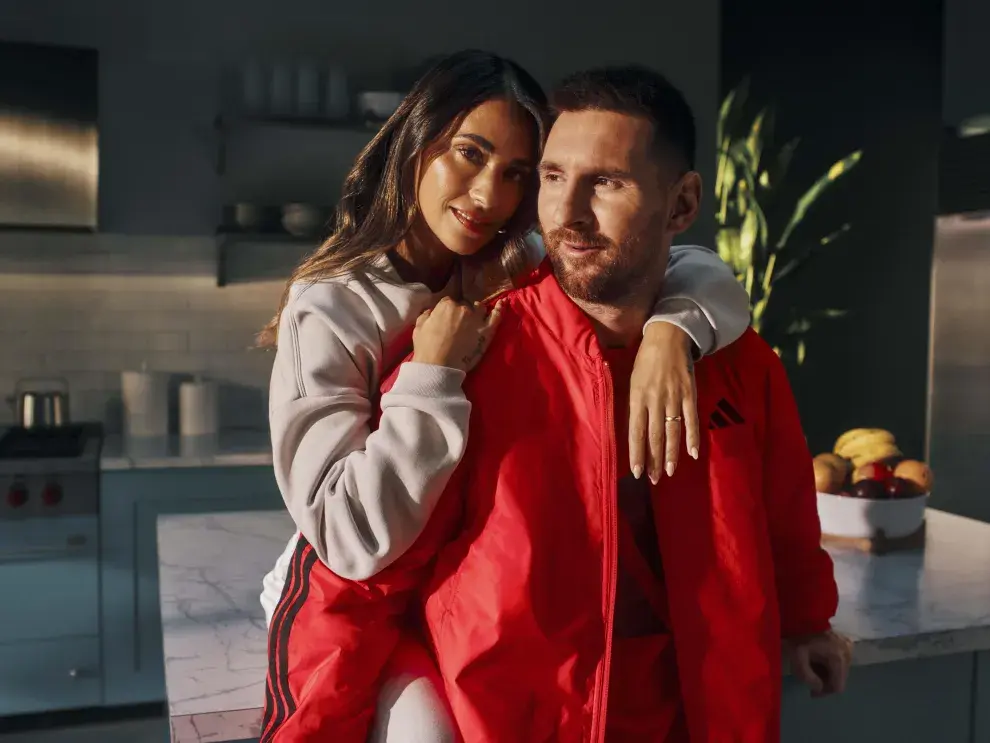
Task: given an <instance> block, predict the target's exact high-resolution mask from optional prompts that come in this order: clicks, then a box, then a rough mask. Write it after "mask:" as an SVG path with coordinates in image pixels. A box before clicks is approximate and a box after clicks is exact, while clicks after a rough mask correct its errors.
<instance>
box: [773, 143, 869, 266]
mask: <svg viewBox="0 0 990 743" xmlns="http://www.w3.org/2000/svg"><path fill="white" fill-rule="evenodd" d="M862 155H863V151H862V150H856V151H855V152H853V153H852V154H849V155H846V156H845V157H844V158H842V159H841V160H839V161H837V162H836V163H835V164H833V165H832V167H831V168H829V169H828V171H827V172H826V173H825V175H823V176H822V177H821V178H819V179H818V180H817V181H815V183H814V184H813V185H812V186H811V188H809V189H808V190H807V191H805V192H804V195H803V196H801V198H800V199H798V203H797V206H796V207H794V213H793V214H792V215H791V219H790V221H789V222H788V223H787V227H785V228H784V232H783V234H781V236H780V239H779V240H778V241H777V247H778V248H782V247H784V246H785V245H786V244H787V240H788V238H790V236H791V233H792V232H794V229H795V228H796V227H797V226H798V225H799V224H800V223H801V220H803V219H804V217H805V215H806V214H807V213H808V210H809V209H810V208H811V206H812V205H813V204H814V203H815V201H817V200H818V197H819V196H821V195H822V193H824V192H825V190H826V189H827V188H828V187H829V186H830V185H832V183H834V182H835V181H836V179H838V178H840V177H842V176H843V175H844V174H845V173H848V172H849V170H850V169H851V168H852V167H853V166H855V165H856V163H858V162H859V160H860V158H861V157H862Z"/></svg>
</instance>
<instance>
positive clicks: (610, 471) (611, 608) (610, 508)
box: [591, 360, 619, 743]
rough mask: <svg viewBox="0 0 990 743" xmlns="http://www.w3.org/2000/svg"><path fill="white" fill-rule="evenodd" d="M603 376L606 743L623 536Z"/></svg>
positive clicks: (597, 720) (602, 709)
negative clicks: (617, 509) (619, 539)
mask: <svg viewBox="0 0 990 743" xmlns="http://www.w3.org/2000/svg"><path fill="white" fill-rule="evenodd" d="M599 374H600V378H601V380H602V388H603V390H604V394H603V395H602V403H603V404H604V405H605V410H604V413H605V416H604V418H605V432H604V433H605V435H604V437H603V441H606V442H607V446H606V447H605V452H604V467H603V475H604V477H605V490H604V492H605V498H604V501H605V502H604V510H605V539H604V540H603V541H604V547H605V571H606V574H607V576H608V583H606V585H605V606H606V609H605V657H604V658H603V659H602V666H601V670H600V671H599V679H598V683H597V684H596V685H595V687H596V689H597V694H596V699H595V716H594V718H593V724H592V736H591V738H592V740H595V741H598V742H599V743H604V741H605V717H606V714H607V711H608V685H609V678H610V676H611V670H612V630H613V627H614V624H615V587H616V582H617V580H618V572H619V566H618V549H617V546H618V545H617V541H618V536H619V528H618V522H617V521H616V517H615V507H616V504H617V503H618V500H617V499H618V494H617V492H616V477H615V420H614V415H613V412H614V411H613V401H612V397H613V395H614V394H615V393H614V391H613V389H612V374H611V371H610V369H609V364H608V362H607V361H604V360H603V361H600V362H599Z"/></svg>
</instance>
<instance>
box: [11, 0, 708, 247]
mask: <svg viewBox="0 0 990 743" xmlns="http://www.w3.org/2000/svg"><path fill="white" fill-rule="evenodd" d="M718 8H719V3H718V0H692V2H690V3H682V2H672V1H668V0H664V1H662V2H653V3H643V2H638V1H637V0H614V2H611V3H610V4H609V6H608V11H607V14H605V15H603V14H602V8H600V7H598V6H597V5H595V3H593V2H591V0H582V1H581V2H577V3H575V2H574V1H573V0H544V2H532V1H531V0H505V1H504V2H500V3H497V4H495V5H492V6H491V7H490V8H483V9H482V8H473V7H470V6H459V5H455V4H452V3H443V2H438V1H436V0H426V2H405V1H404V0H375V1H374V2H357V3H345V2H333V1H332V0H210V1H209V2H203V0H84V1H83V0H32V1H31V2H18V1H17V0H8V1H7V2H0V40H4V41H28V42H35V43H43V44H57V45H69V46H82V47H92V48H95V49H98V50H99V52H100V80H99V86H100V93H99V98H100V101H99V106H100V160H101V162H100V212H101V214H100V225H101V230H103V231H106V232H113V233H123V234H169V235H205V234H212V233H213V230H214V228H215V227H216V224H217V218H218V208H219V203H217V201H218V192H217V186H216V177H215V174H214V170H213V165H214V157H215V150H214V146H213V145H214V137H213V132H212V129H211V126H212V121H213V117H214V116H215V115H216V113H217V110H218V104H219V101H218V89H219V83H220V76H221V72H222V71H224V70H226V69H229V68H234V69H236V67H237V66H238V65H240V64H242V63H243V62H244V61H245V60H248V59H256V58H261V59H266V58H268V59H272V58H289V59H291V58H297V59H300V58H301V59H312V60H317V61H321V62H322V61H325V60H330V61H334V62H338V63H340V64H342V65H344V66H345V68H346V69H347V71H348V73H349V75H350V77H351V83H352V87H353V88H354V89H355V90H358V89H361V88H365V89H368V88H371V89H380V88H381V87H389V86H391V85H393V84H394V78H395V75H396V73H398V72H401V71H403V70H404V69H406V68H407V67H409V66H410V65H417V64H419V63H420V62H421V61H422V60H423V59H424V58H425V57H428V56H431V55H435V54H439V53H446V52H451V51H454V50H457V49H463V48H465V47H481V48H486V49H492V50H493V51H496V52H499V53H501V54H505V55H508V56H511V57H513V58H514V59H516V60H517V61H518V62H519V63H520V64H522V65H523V66H525V67H526V68H527V69H529V70H530V71H531V72H532V73H533V74H534V75H535V76H536V77H537V79H538V80H540V82H542V83H544V84H548V83H551V82H553V81H554V80H556V79H557V78H559V77H560V76H562V75H564V74H566V73H568V72H573V71H574V70H575V69H578V68H580V67H583V66H589V65H595V64H603V63H606V62H616V61H625V62H639V63H641V64H647V65H652V66H654V67H658V68H660V69H663V70H665V71H667V72H668V73H669V74H670V76H671V78H672V79H673V80H674V82H675V83H676V84H677V85H678V86H680V87H681V89H682V90H683V91H684V93H685V95H686V96H687V98H688V100H689V101H690V102H691V105H692V106H693V107H694V110H695V112H696V114H697V116H698V123H699V131H700V132H701V133H702V136H703V137H704V138H705V140H703V141H710V140H711V138H712V137H713V135H714V118H715V108H716V105H717V103H716V101H717V97H718V74H719V68H718V30H719V29H718V19H719V15H718V13H719V10H718ZM685 62H687V63H685ZM714 159H715V158H714V152H713V151H712V150H710V149H709V150H706V151H704V152H702V153H700V168H701V170H702V172H703V173H704V175H705V177H706V178H708V177H709V176H710V174H711V173H712V170H713V163H714ZM342 176H343V174H342V173H335V174H332V175H331V176H328V177H332V178H333V179H334V180H337V181H338V182H339V179H341V178H342ZM702 222H703V223H702V224H701V225H699V226H698V228H697V229H695V230H693V232H692V234H691V235H689V236H688V239H691V238H693V239H695V240H697V241H699V242H705V243H710V242H711V237H712V226H713V224H714V221H713V220H712V219H711V218H710V217H708V218H706V219H705V220H703V221H702Z"/></svg>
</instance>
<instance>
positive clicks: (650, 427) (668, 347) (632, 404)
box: [629, 322, 700, 484]
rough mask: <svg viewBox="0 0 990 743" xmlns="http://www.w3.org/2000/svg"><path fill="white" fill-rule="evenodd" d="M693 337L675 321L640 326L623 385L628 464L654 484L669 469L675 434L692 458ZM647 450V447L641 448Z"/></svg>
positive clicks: (673, 464) (695, 434)
mask: <svg viewBox="0 0 990 743" xmlns="http://www.w3.org/2000/svg"><path fill="white" fill-rule="evenodd" d="M693 350H694V348H693V343H692V341H691V338H690V336H688V334H687V333H685V332H684V331H683V330H681V329H680V328H679V327H677V326H676V325H673V324H671V323H667V322H653V323H650V324H649V325H648V326H647V327H646V332H645V334H644V335H643V342H642V344H641V345H640V347H639V352H638V353H637V354H636V364H635V366H634V367H633V373H632V379H631V381H630V387H629V466H630V467H631V468H632V472H633V475H635V476H636V477H637V478H639V477H640V476H641V475H642V474H643V473H644V472H647V473H648V474H649V477H650V480H651V482H653V483H654V484H656V483H657V482H658V481H659V480H660V475H661V473H662V472H664V471H666V472H667V475H668V476H669V475H672V474H674V470H675V469H677V459H678V455H679V453H680V443H681V436H682V435H683V436H684V437H685V444H686V448H687V451H688V453H689V454H690V455H691V456H692V457H694V458H695V459H697V458H698V446H699V441H700V438H699V437H700V434H699V431H698V400H697V391H696V389H695V384H694V360H693V357H692V352H693ZM647 450H648V451H647Z"/></svg>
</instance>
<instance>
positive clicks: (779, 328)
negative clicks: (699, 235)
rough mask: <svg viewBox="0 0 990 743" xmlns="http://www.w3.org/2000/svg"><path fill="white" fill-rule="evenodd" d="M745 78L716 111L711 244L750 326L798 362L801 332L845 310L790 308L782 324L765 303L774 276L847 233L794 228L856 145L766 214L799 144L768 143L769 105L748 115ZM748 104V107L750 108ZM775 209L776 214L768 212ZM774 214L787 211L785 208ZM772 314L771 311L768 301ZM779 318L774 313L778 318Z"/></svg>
mask: <svg viewBox="0 0 990 743" xmlns="http://www.w3.org/2000/svg"><path fill="white" fill-rule="evenodd" d="M748 89H749V84H748V80H743V82H742V83H741V84H740V85H739V86H738V87H737V88H735V89H734V90H733V91H731V92H730V93H729V94H728V95H727V96H726V97H725V99H724V100H723V101H722V106H721V109H720V110H719V116H718V122H717V128H716V140H717V143H718V163H717V171H716V177H715V197H716V206H717V209H718V211H717V216H716V220H717V223H718V225H717V227H718V231H717V233H716V245H717V246H718V252H719V255H720V256H721V257H722V260H724V261H725V262H726V263H728V264H729V265H730V266H731V267H732V269H733V271H734V272H735V274H736V277H737V278H738V279H739V281H740V283H741V284H742V285H743V286H744V287H745V288H746V291H747V292H748V293H749V296H750V301H751V303H752V323H751V324H752V326H753V328H754V329H755V330H756V331H757V332H758V333H760V334H761V335H763V336H764V337H765V338H766V339H767V341H768V342H769V343H770V344H771V345H772V346H773V347H774V350H775V351H776V352H777V353H778V354H780V355H781V357H782V358H785V360H787V361H790V360H793V361H794V362H795V363H797V364H798V365H800V364H803V363H804V360H805V356H806V352H807V345H806V336H807V334H808V331H809V330H811V328H812V327H813V326H814V324H815V322H816V321H818V320H820V319H824V318H834V317H838V316H841V315H843V314H844V311H843V310H841V309H823V310H817V311H811V312H806V313H799V312H796V311H794V312H792V313H791V316H785V317H784V318H783V321H782V322H779V321H778V322H774V323H772V327H771V324H768V323H767V322H766V320H767V317H768V308H769V306H770V300H771V298H772V297H773V296H774V294H773V292H774V288H775V287H776V286H777V284H778V282H780V281H783V280H784V279H786V278H787V277H788V276H789V275H791V274H792V273H793V272H794V271H795V270H796V269H797V268H798V267H800V266H801V265H803V264H804V262H805V261H807V260H808V259H809V258H811V257H812V256H813V255H814V254H815V252H816V251H817V250H818V249H820V248H822V247H824V246H826V245H830V244H832V243H833V242H835V240H836V239H838V238H839V237H841V236H842V235H843V234H845V233H846V232H848V230H849V227H850V226H849V224H848V223H846V224H842V225H840V226H839V227H838V228H837V229H836V230H833V231H832V232H830V233H828V234H826V235H825V236H824V237H821V236H819V237H814V236H811V235H809V234H807V233H808V230H806V229H804V230H803V229H801V227H802V223H803V222H804V220H805V217H806V216H807V215H808V214H809V212H810V211H811V210H812V208H813V207H814V206H815V205H816V204H817V203H818V201H819V199H820V198H821V196H822V195H823V194H824V193H825V192H826V191H827V190H828V189H829V187H830V186H832V184H833V183H835V182H836V181H837V180H838V179H840V178H841V177H842V176H843V175H845V174H846V173H848V172H849V171H850V170H851V169H852V168H853V167H855V165H856V164H857V163H858V162H859V160H860V158H861V157H862V151H861V150H857V151H855V152H852V153H850V154H848V155H846V156H845V157H843V158H841V159H839V160H838V161H836V162H835V163H833V164H832V166H831V167H829V168H828V170H827V171H826V172H825V173H824V174H823V175H822V176H820V177H819V178H818V179H817V180H816V181H815V182H814V183H813V184H812V186H811V187H810V188H809V189H808V190H807V191H805V192H804V193H803V194H802V195H801V196H800V197H799V198H798V199H797V200H796V202H794V205H793V207H792V208H791V209H790V210H789V218H787V219H786V220H776V221H775V220H768V218H767V214H768V211H769V209H768V205H769V204H770V203H771V202H776V204H775V207H776V208H777V210H778V211H779V208H780V206H781V200H782V199H783V198H786V197H787V196H788V194H787V193H786V192H784V189H782V187H781V184H782V183H783V181H784V176H785V175H786V173H787V169H788V166H789V165H790V162H791V159H792V158H793V156H794V152H795V150H796V149H797V146H798V139H793V140H791V141H790V142H787V143H786V144H784V145H783V146H782V147H779V148H776V149H774V147H773V143H772V136H773V114H774V112H773V108H772V107H770V106H767V107H764V108H762V109H761V110H759V112H758V113H756V115H755V116H753V117H752V118H749V117H747V115H746V113H747V108H748V107H747V106H746V103H747V100H746V99H747V97H748ZM750 110H751V109H750ZM775 213H778V212H775ZM781 213H785V214H786V213H788V212H787V210H784V211H783V212H781ZM774 310H775V312H778V310H777V309H776V307H774ZM777 319H778V320H780V318H779V317H778V318H777Z"/></svg>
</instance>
